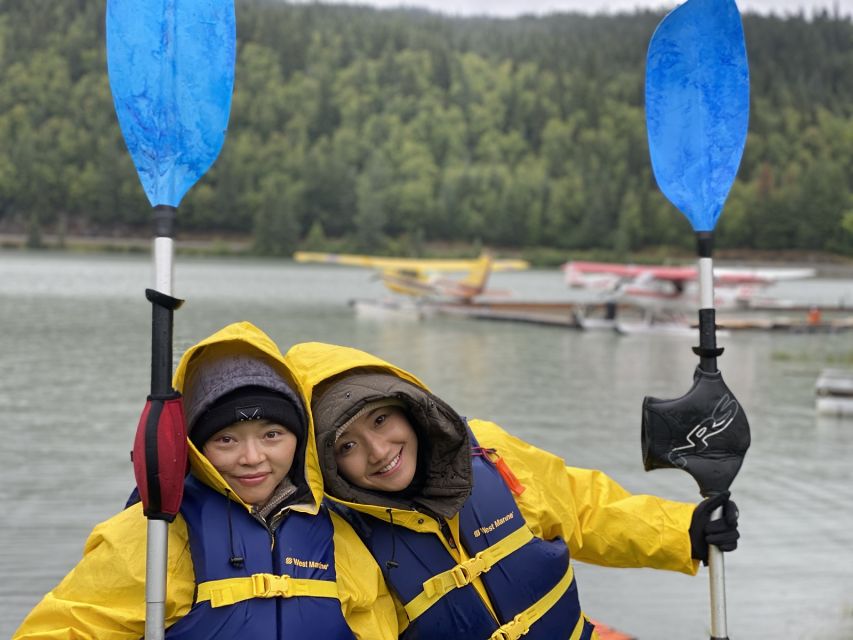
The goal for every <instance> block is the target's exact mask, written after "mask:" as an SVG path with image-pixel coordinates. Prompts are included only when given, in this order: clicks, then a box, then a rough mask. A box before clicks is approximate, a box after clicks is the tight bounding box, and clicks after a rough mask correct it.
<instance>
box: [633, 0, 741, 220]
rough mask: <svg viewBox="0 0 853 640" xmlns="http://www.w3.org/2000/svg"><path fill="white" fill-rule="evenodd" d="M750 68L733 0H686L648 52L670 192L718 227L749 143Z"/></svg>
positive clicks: (659, 158)
mask: <svg viewBox="0 0 853 640" xmlns="http://www.w3.org/2000/svg"><path fill="white" fill-rule="evenodd" d="M748 121H749V68H748V66H747V60H746V44H745V42H744V38H743V26H742V25H741V21H740V14H739V13H738V9H737V5H735V3H734V1H733V0H688V2H686V3H685V4H683V5H681V6H680V7H678V8H677V9H674V10H673V11H672V12H671V13H669V14H668V15H667V16H666V17H665V18H664V19H663V20H662V21H661V23H660V24H659V25H658V27H657V29H656V30H655V33H654V35H653V36H652V40H651V42H650V43H649V52H648V56H647V59H646V128H647V130H648V136H649V151H650V153H651V159H652V168H653V169H654V173H655V178H656V179H657V182H658V186H659V187H660V189H661V191H663V193H664V195H665V196H666V197H667V198H668V199H669V201H670V202H672V204H674V205H675V206H676V207H677V208H678V209H679V211H681V212H682V213H683V214H684V215H685V216H687V219H688V220H690V224H692V225H693V229H694V230H695V231H713V229H714V226H715V225H716V223H717V218H719V217H720V213H721V211H722V209H723V203H724V202H725V200H726V196H727V195H728V193H729V190H730V189H731V187H732V184H733V183H734V180H735V175H736V174H737V170H738V166H739V165H740V160H741V157H742V155H743V148H744V145H745V144H746V131H747V125H748Z"/></svg>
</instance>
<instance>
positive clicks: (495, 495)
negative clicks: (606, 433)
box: [285, 343, 738, 640]
mask: <svg viewBox="0 0 853 640" xmlns="http://www.w3.org/2000/svg"><path fill="white" fill-rule="evenodd" d="M285 361H286V362H287V364H288V365H289V366H290V368H291V370H292V371H293V372H294V373H295V375H296V377H297V382H298V384H300V385H301V387H302V392H303V396H304V397H305V398H306V400H307V401H308V402H309V404H310V406H311V413H312V415H313V422H314V428H315V432H316V437H317V446H318V451H319V456H320V465H321V468H322V470H323V476H324V485H325V490H326V493H327V495H329V497H330V498H331V504H332V505H333V509H335V510H336V511H338V512H339V513H341V514H342V515H344V517H346V518H347V519H348V520H349V521H350V522H351V523H352V524H353V527H354V528H355V529H356V530H357V531H358V532H359V535H360V536H361V537H362V539H363V540H364V541H365V544H366V545H367V547H368V548H369V549H370V550H371V552H372V553H373V555H374V557H375V558H376V559H377V561H379V564H380V566H381V567H382V568H383V571H384V573H385V578H386V581H387V582H388V584H389V587H391V590H392V593H393V594H394V596H395V602H396V605H397V609H398V611H397V613H398V618H399V621H400V629H401V637H402V638H407V637H412V638H419V639H422V640H423V639H429V640H437V639H450V638H470V639H472V640H474V639H476V640H486V639H491V640H509V639H513V640H514V639H516V638H519V637H521V636H522V635H523V636H524V638H525V640H565V639H568V638H570V639H571V640H576V639H584V640H585V639H588V638H595V637H596V634H595V632H594V629H593V624H592V623H591V622H590V621H589V620H588V619H587V618H586V616H585V615H584V614H583V612H582V610H581V607H580V601H579V597H578V588H577V584H576V581H575V580H574V574H573V570H572V564H571V561H570V558H574V559H575V560H581V561H584V562H591V563H594V564H599V565H604V566H609V567H652V568H657V569H668V570H673V571H681V572H684V573H688V574H694V573H695V572H696V570H697V565H698V561H697V560H698V559H706V558H707V545H708V543H709V542H710V543H712V544H717V545H718V546H720V548H722V549H724V550H732V549H734V548H735V547H736V541H737V537H738V533H737V511H736V508H735V506H734V503H732V502H731V501H729V500H728V496H727V495H725V496H722V497H720V498H716V499H712V500H710V501H705V502H703V503H701V504H700V506H699V507H696V506H695V505H693V504H684V503H679V502H671V501H668V500H663V499H661V498H657V497H654V496H647V495H631V494H629V493H628V492H626V491H625V490H624V489H623V488H622V487H620V486H619V485H618V484H616V483H615V482H614V481H613V480H611V479H610V478H608V477H607V476H606V475H605V474H603V473H602V472H600V471H593V470H587V469H579V468H573V467H567V466H566V465H565V463H564V462H563V461H562V460H561V459H560V458H558V457H557V456H555V455H552V454H550V453H547V452H545V451H542V450H540V449H537V448H535V447H533V446H531V445H529V444H527V443H525V442H523V441H521V440H519V439H517V438H514V437H513V436H511V435H509V434H508V433H507V432H506V431H504V430H503V429H501V428H500V427H499V426H498V425H496V424H494V423H491V422H486V421H482V420H473V419H472V420H468V421H466V420H464V419H462V418H460V417H459V415H458V414H457V413H456V412H455V411H454V410H453V409H452V408H451V407H449V406H448V405H447V404H446V403H444V402H443V401H442V400H441V399H440V398H438V397H437V396H435V395H433V394H432V393H431V392H430V391H429V390H428V389H427V388H426V387H425V385H423V383H421V382H420V381H419V380H418V379H417V378H415V377H414V376H412V375H411V374H409V373H407V372H405V371H403V370H401V369H398V368H396V367H394V366H393V365H390V364H388V363H386V362H384V361H382V360H380V359H379V358H376V357H373V356H371V355H369V354H367V353H364V352H361V351H357V350H355V349H349V348H346V347H337V346H333V345H325V344H321V343H305V344H300V345H296V346H294V347H293V348H291V349H290V351H288V353H287V355H286V356H285ZM717 506H723V507H724V513H725V514H726V515H725V517H724V518H723V519H722V520H719V521H715V522H711V521H710V512H711V510H713V509H714V508H716V507H717Z"/></svg>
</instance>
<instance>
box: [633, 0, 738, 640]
mask: <svg viewBox="0 0 853 640" xmlns="http://www.w3.org/2000/svg"><path fill="white" fill-rule="evenodd" d="M748 120H749V70H748V66H747V58H746V45H745V42H744V36H743V26H742V25H741V20H740V14H739V12H738V9H737V6H736V5H735V3H734V0H688V2H686V3H685V4H683V5H681V6H679V7H678V8H676V9H674V10H673V11H672V12H670V13H669V14H668V15H667V16H666V17H665V18H664V19H663V21H661V23H660V24H659V25H658V27H657V29H656V30H655V33H654V35H653V36H652V39H651V42H650V43H649V50H648V56H647V59H646V127H647V130H648V138H649V152H650V155H651V161H652V168H653V170H654V174H655V178H656V180H657V183H658V186H659V187H660V189H661V191H662V192H663V193H664V195H665V196H666V197H667V198H668V199H669V201H670V202H672V204H674V205H675V206H676V207H677V208H678V209H679V210H680V211H681V212H682V213H683V214H684V215H685V216H686V217H687V219H688V220H689V221H690V224H691V225H692V227H693V230H694V231H695V232H696V238H697V249H698V258H699V265H698V273H699V296H700V309H699V346H698V347H694V348H693V351H694V353H696V355H698V356H699V365H698V366H697V368H696V371H695V374H694V376H693V386H692V388H691V389H690V391H688V392H687V394H685V395H684V396H682V397H681V398H678V399H675V400H660V399H657V398H651V397H647V398H645V399H644V401H643V425H642V448H643V463H644V466H645V469H646V470H647V471H650V470H652V469H659V468H665V467H671V468H673V467H674V468H681V469H684V470H685V471H687V472H688V473H690V475H692V476H693V478H694V479H695V480H696V482H697V484H698V485H699V490H700V492H701V493H702V495H703V496H704V497H706V498H707V497H710V496H714V495H717V494H719V493H722V492H724V491H727V490H728V488H729V486H730V485H731V483H732V482H733V481H734V478H735V476H736V475H737V473H738V471H739V470H740V467H741V464H742V463H743V458H744V455H745V454H746V450H747V449H748V448H749V443H750V434H749V423H748V422H747V419H746V414H745V413H744V411H743V408H742V407H741V405H740V403H739V402H738V401H737V399H736V398H735V397H734V394H733V393H732V392H731V391H730V390H729V389H728V387H727V386H726V384H725V382H723V378H722V374H721V373H720V371H719V370H718V369H717V357H718V356H720V355H721V354H722V353H723V349H721V348H718V347H717V341H716V324H715V322H716V321H715V310H714V271H713V261H712V257H711V253H712V248H713V230H714V226H715V225H716V222H717V219H718V218H719V216H720V213H721V212H722V209H723V204H724V202H725V200H726V197H727V196H728V193H729V190H730V189H731V186H732V184H733V182H734V179H735V175H736V174H737V170H738V166H739V165H740V160H741V157H742V155H743V149H744V145H745V143H746V133H747V125H748ZM721 512H722V507H720V508H718V509H716V510H715V513H714V514H713V515H712V518H714V519H716V518H719V517H720V516H721V515H722V513H721ZM708 567H709V573H710V582H711V637H712V640H724V639H727V638H728V631H727V628H726V627H727V623H726V595H725V566H724V563H723V554H722V552H721V551H720V550H719V549H717V548H716V547H714V546H710V548H709V549H708Z"/></svg>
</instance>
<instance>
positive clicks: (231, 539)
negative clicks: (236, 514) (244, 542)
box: [225, 489, 243, 569]
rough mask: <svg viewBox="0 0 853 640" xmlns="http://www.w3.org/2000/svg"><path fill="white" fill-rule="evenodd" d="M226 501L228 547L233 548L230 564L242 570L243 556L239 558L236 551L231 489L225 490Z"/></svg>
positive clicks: (229, 559)
mask: <svg viewBox="0 0 853 640" xmlns="http://www.w3.org/2000/svg"><path fill="white" fill-rule="evenodd" d="M225 500H226V501H227V502H226V503H225V518H226V519H227V520H228V545H229V546H230V548H231V557H230V558H228V562H230V563H231V566H232V567H234V568H235V569H242V568H243V556H238V555H237V552H236V551H235V550H234V528H233V527H232V526H231V491H230V490H229V489H226V490H225Z"/></svg>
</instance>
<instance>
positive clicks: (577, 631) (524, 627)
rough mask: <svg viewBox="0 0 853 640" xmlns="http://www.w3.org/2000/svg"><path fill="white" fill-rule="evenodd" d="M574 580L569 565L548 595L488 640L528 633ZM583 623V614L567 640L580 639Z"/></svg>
mask: <svg viewBox="0 0 853 640" xmlns="http://www.w3.org/2000/svg"><path fill="white" fill-rule="evenodd" d="M574 579H575V572H574V570H573V569H572V567H571V565H569V568H568V570H567V571H566V573H565V575H564V576H563V577H562V578H560V581H559V582H558V583H557V584H555V585H554V586H553V587H552V588H551V590H550V591H549V592H548V593H546V594H545V595H544V596H542V597H541V598H539V600H537V601H536V602H534V603H533V604H532V605H530V606H529V607H527V609H525V610H524V611H522V612H521V613H519V614H518V615H517V616H515V617H514V618H513V619H512V620H510V621H509V622H507V623H506V624H503V625H501V626H500V627H499V628H498V629H497V630H496V631H495V632H494V633H493V634H492V635H491V636H489V640H518V639H519V638H520V637H521V636H523V635H524V634H526V633H527V632H528V631H530V627H532V626H533V623H535V622H536V621H537V620H539V618H541V617H542V616H544V615H545V614H546V613H547V612H548V610H549V609H551V607H553V606H554V605H555V604H557V602H558V601H559V600H560V598H562V597H563V594H564V593H565V592H566V590H567V589H568V588H569V587H570V586H571V584H572V581H573V580H574ZM584 622H585V618H584V616H583V614H581V615H580V616H578V621H577V624H576V625H575V628H574V630H573V631H572V635H570V636H569V640H578V639H579V638H580V637H581V633H583V629H584Z"/></svg>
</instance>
